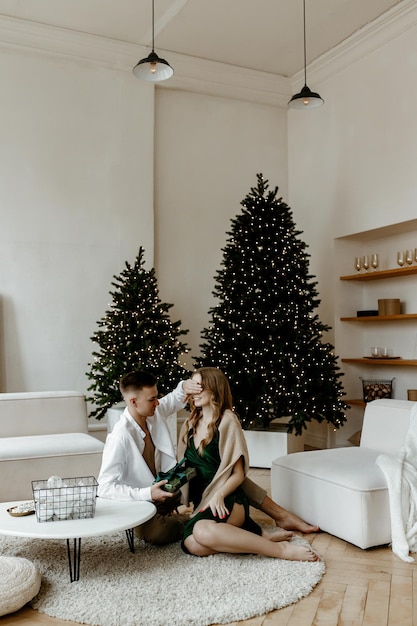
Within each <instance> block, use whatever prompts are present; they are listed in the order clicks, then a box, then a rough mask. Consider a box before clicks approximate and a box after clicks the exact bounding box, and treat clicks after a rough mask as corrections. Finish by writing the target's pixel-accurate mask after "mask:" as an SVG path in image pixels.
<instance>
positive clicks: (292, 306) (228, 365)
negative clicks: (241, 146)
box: [196, 174, 346, 434]
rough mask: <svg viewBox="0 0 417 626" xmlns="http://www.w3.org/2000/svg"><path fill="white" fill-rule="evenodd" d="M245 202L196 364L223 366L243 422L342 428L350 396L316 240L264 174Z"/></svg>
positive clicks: (231, 236) (231, 235)
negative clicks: (323, 318) (310, 250)
mask: <svg viewBox="0 0 417 626" xmlns="http://www.w3.org/2000/svg"><path fill="white" fill-rule="evenodd" d="M257 180H258V184H257V187H254V188H252V189H251V191H250V193H249V194H248V195H247V196H246V198H245V199H244V200H243V201H242V202H241V205H242V207H243V209H242V211H241V213H240V214H238V215H237V217H235V218H234V219H232V222H231V223H232V227H231V230H230V232H228V233H227V235H228V239H227V243H226V246H225V248H224V249H223V259H222V263H221V266H222V269H220V270H219V271H218V272H217V274H216V283H215V288H214V291H213V295H214V296H215V297H216V298H217V299H218V304H216V305H215V306H214V307H213V308H211V309H210V311H209V314H210V315H211V320H210V325H209V327H208V328H205V329H204V330H203V332H202V337H203V340H204V343H203V344H202V345H201V346H200V347H201V357H199V358H197V359H196V365H197V367H202V366H215V367H219V368H220V369H221V370H223V371H224V373H225V374H226V375H227V377H228V378H229V381H230V384H231V388H232V393H233V398H234V401H235V408H236V412H237V414H238V415H239V417H240V420H241V422H242V425H243V427H244V428H257V427H262V428H265V427H268V426H269V425H270V422H271V421H272V420H274V419H276V418H280V417H285V418H287V420H285V421H288V424H289V426H288V431H289V432H293V431H294V432H295V433H296V434H301V432H302V430H303V428H306V426H307V423H308V422H310V421H311V420H316V421H318V422H328V423H329V424H332V425H333V426H334V427H335V428H339V427H340V426H341V425H342V424H343V423H344V422H345V421H346V416H345V409H346V404H345V403H344V402H343V400H342V397H343V396H344V395H345V394H344V392H343V387H342V384H341V381H340V377H341V376H342V374H341V373H340V372H339V371H338V370H339V369H340V368H339V367H338V365H337V359H336V356H335V355H334V353H333V346H332V345H330V343H326V342H324V341H323V333H324V332H325V331H328V330H329V329H330V328H329V326H326V325H325V324H323V323H321V322H320V320H319V318H318V315H317V314H315V313H314V310H315V309H316V307H317V306H318V304H319V303H320V300H319V299H318V293H317V289H316V286H317V282H315V281H314V280H313V278H314V277H313V276H311V275H310V274H309V261H308V256H309V255H308V254H307V253H306V248H307V245H306V244H305V243H304V242H303V241H301V239H300V238H299V235H300V234H301V231H297V230H296V228H295V225H294V222H293V219H292V212H291V210H290V208H289V207H288V205H287V204H285V202H283V201H282V198H278V197H277V194H278V187H276V188H275V189H274V190H272V191H271V190H269V185H268V181H266V180H265V179H264V178H263V176H262V175H261V174H258V176H257Z"/></svg>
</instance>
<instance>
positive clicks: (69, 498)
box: [32, 476, 98, 522]
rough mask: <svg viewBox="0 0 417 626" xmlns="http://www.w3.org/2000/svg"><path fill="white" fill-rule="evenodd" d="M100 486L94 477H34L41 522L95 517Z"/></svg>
mask: <svg viewBox="0 0 417 626" xmlns="http://www.w3.org/2000/svg"><path fill="white" fill-rule="evenodd" d="M52 479H55V480H52ZM56 485H60V486H56ZM97 487H98V483H97V481H96V479H95V478H94V476H79V477H76V478H60V477H58V476H51V477H50V478H49V479H48V480H32V493H33V500H34V503H35V511H36V518H37V520H38V522H55V521H59V520H68V519H87V518H89V517H94V515H95V512H96V497H97Z"/></svg>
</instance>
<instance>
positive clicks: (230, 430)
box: [178, 410, 249, 517]
mask: <svg viewBox="0 0 417 626" xmlns="http://www.w3.org/2000/svg"><path fill="white" fill-rule="evenodd" d="M184 435H186V432H185V422H184V424H183V426H182V428H181V432H180V435H179V440H178V458H179V459H182V458H183V456H184V453H185V449H186V444H185V443H184V440H183V439H184ZM219 452H220V465H219V468H218V470H217V472H216V474H215V476H214V478H213V480H212V481H211V483H210V484H209V485H208V486H207V487H206V489H205V490H204V492H203V496H202V499H201V502H200V503H198V504H197V503H196V502H194V513H193V515H195V514H196V513H198V511H200V510H201V509H203V508H205V507H206V506H207V504H208V502H209V500H210V498H211V497H212V496H213V494H215V493H216V492H217V491H219V490H220V489H221V488H222V487H223V485H224V484H225V482H226V481H227V479H228V478H229V476H230V475H231V473H232V469H233V466H234V464H235V463H236V461H238V460H239V459H240V457H243V470H244V473H245V476H246V474H247V471H248V468H249V454H248V448H247V446H246V440H245V436H244V434H243V430H242V427H241V425H240V422H239V420H238V418H237V417H236V415H235V414H234V413H232V411H229V410H226V411H225V412H224V413H223V416H222V418H221V421H220V424H219ZM183 495H184V496H185V498H186V500H188V494H187V493H183ZM191 517H192V516H191Z"/></svg>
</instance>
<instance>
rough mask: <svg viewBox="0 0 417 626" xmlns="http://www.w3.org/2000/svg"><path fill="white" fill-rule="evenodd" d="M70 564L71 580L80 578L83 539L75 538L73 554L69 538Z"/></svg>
mask: <svg viewBox="0 0 417 626" xmlns="http://www.w3.org/2000/svg"><path fill="white" fill-rule="evenodd" d="M67 553H68V566H69V572H70V580H71V582H72V583H73V582H74V580H80V561H81V539H73V549H72V555H71V548H70V540H69V539H67Z"/></svg>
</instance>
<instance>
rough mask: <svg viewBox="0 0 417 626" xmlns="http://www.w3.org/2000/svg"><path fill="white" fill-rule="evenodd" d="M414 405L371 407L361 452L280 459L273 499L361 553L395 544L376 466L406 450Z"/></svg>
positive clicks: (274, 469)
mask: <svg viewBox="0 0 417 626" xmlns="http://www.w3.org/2000/svg"><path fill="white" fill-rule="evenodd" d="M414 404H415V403H414V402H409V401H407V400H388V399H384V400H375V401H373V402H370V403H369V404H367V406H366V409H365V415H364V420H363V427H362V436H361V442H360V446H359V447H357V446H354V447H346V448H334V449H328V450H314V451H310V452H298V453H295V454H288V455H285V456H281V457H279V458H278V459H275V460H274V461H273V463H272V468H271V495H272V498H273V500H275V501H276V502H278V504H280V505H281V506H283V507H285V508H286V509H289V510H290V511H293V512H294V513H296V514H297V515H299V516H300V517H301V518H303V519H305V520H307V521H309V522H310V523H312V524H317V525H318V526H320V528H321V529H322V530H323V531H325V532H327V533H330V534H331V535H334V536H336V537H340V538H341V539H344V540H345V541H348V542H350V543H353V544H355V545H356V546H359V547H360V548H370V547H371V546H378V545H382V544H387V543H390V542H391V520H390V509H389V496H388V487H387V483H386V480H385V476H384V474H383V472H382V470H381V469H380V468H379V467H378V466H377V465H376V464H375V461H376V459H377V457H378V456H379V455H380V454H381V453H387V454H395V453H396V452H397V451H398V450H399V449H400V448H401V447H402V446H403V445H404V443H405V438H406V435H407V431H408V427H409V424H410V416H411V409H412V407H413V406H414Z"/></svg>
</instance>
